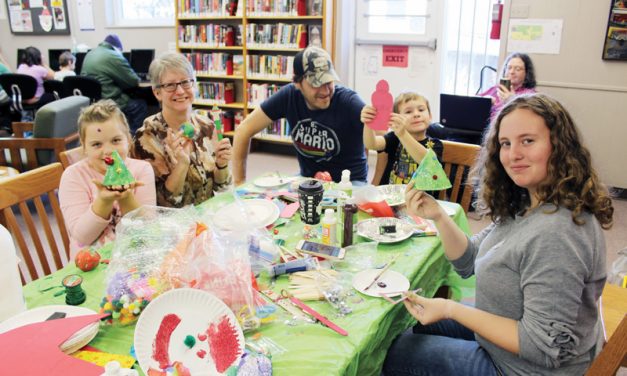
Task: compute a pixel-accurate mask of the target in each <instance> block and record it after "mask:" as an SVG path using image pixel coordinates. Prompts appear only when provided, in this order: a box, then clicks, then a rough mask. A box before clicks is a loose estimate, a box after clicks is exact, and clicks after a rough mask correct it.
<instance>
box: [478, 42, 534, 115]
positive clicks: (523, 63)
mask: <svg viewBox="0 0 627 376" xmlns="http://www.w3.org/2000/svg"><path fill="white" fill-rule="evenodd" d="M501 77H502V78H504V79H507V80H509V82H510V87H509V88H508V87H507V86H506V85H504V84H503V83H501V81H500V80H499V82H498V83H497V84H496V85H494V86H492V87H491V88H489V89H488V90H486V91H484V92H483V93H481V94H479V95H480V96H483V97H485V96H489V97H491V98H492V109H491V110H490V119H493V118H494V117H495V116H496V114H497V113H498V112H499V111H500V110H501V108H503V105H504V104H505V102H507V101H508V100H509V99H510V98H511V97H512V96H515V95H521V94H528V93H535V92H536V70H535V68H534V67H533V62H532V61H531V58H530V57H529V55H527V54H523V53H520V52H514V53H511V54H510V55H509V56H507V58H505V63H504V64H503V71H502V72H501Z"/></svg>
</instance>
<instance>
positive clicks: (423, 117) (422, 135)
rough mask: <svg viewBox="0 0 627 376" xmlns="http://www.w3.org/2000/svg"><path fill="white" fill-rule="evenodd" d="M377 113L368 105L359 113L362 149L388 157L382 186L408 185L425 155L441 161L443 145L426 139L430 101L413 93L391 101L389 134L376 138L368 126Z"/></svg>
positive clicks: (431, 139)
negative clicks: (432, 154)
mask: <svg viewBox="0 0 627 376" xmlns="http://www.w3.org/2000/svg"><path fill="white" fill-rule="evenodd" d="M376 114H377V110H376V109H375V108H374V107H373V106H370V105H367V106H365V107H364V108H363V109H362V110H361V121H362V123H364V124H366V126H365V127H364V134H363V137H364V145H365V146H366V148H368V149H373V150H377V151H383V152H385V153H387V154H388V161H387V165H386V167H385V170H384V172H383V175H382V177H381V180H380V183H382V184H388V183H389V184H407V183H408V182H409V180H411V176H412V174H413V173H414V171H415V170H416V168H417V167H418V165H419V164H420V161H422V158H423V157H424V156H425V154H426V153H427V148H431V149H433V151H434V152H435V154H436V155H437V157H438V160H440V162H441V159H442V149H443V146H442V142H440V140H438V139H435V138H430V137H427V127H429V124H430V123H431V109H430V107H429V101H428V100H427V99H426V98H425V97H423V96H422V95H419V94H416V93H403V94H400V95H399V96H398V97H396V99H395V100H394V113H392V116H391V117H390V123H389V126H390V128H392V131H391V132H388V133H386V134H385V135H383V136H377V135H376V134H375V132H374V131H373V130H372V129H370V128H369V127H368V126H367V124H368V123H370V122H371V121H372V120H373V119H374V118H375V116H376Z"/></svg>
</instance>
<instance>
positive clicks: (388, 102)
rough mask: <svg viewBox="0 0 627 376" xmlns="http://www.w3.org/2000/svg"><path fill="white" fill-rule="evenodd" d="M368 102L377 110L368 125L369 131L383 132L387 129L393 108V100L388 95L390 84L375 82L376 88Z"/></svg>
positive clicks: (382, 81)
mask: <svg viewBox="0 0 627 376" xmlns="http://www.w3.org/2000/svg"><path fill="white" fill-rule="evenodd" d="M370 101H371V102H372V105H373V106H374V108H376V109H377V116H375V118H374V119H373V120H372V121H371V122H370V123H368V124H366V125H367V126H368V127H369V128H370V129H372V130H375V131H385V130H387V129H388V123H389V122H390V115H392V109H393V107H394V98H392V94H390V84H388V82H387V81H386V80H380V81H379V82H377V88H376V90H375V91H374V92H373V93H372V96H371V97H370Z"/></svg>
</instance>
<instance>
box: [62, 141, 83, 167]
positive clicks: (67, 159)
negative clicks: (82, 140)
mask: <svg viewBox="0 0 627 376" xmlns="http://www.w3.org/2000/svg"><path fill="white" fill-rule="evenodd" d="M81 159H83V147H82V146H78V147H75V148H73V149H70V150H65V151H62V152H60V153H59V162H61V164H62V165H63V169H64V170H65V169H66V168H68V167H69V166H70V165H73V164H74V163H76V162H78V161H80V160H81Z"/></svg>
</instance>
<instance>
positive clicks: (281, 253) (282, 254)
mask: <svg viewBox="0 0 627 376" xmlns="http://www.w3.org/2000/svg"><path fill="white" fill-rule="evenodd" d="M279 257H281V260H283V262H287V257H285V253H283V251H282V250H281V246H279Z"/></svg>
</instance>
